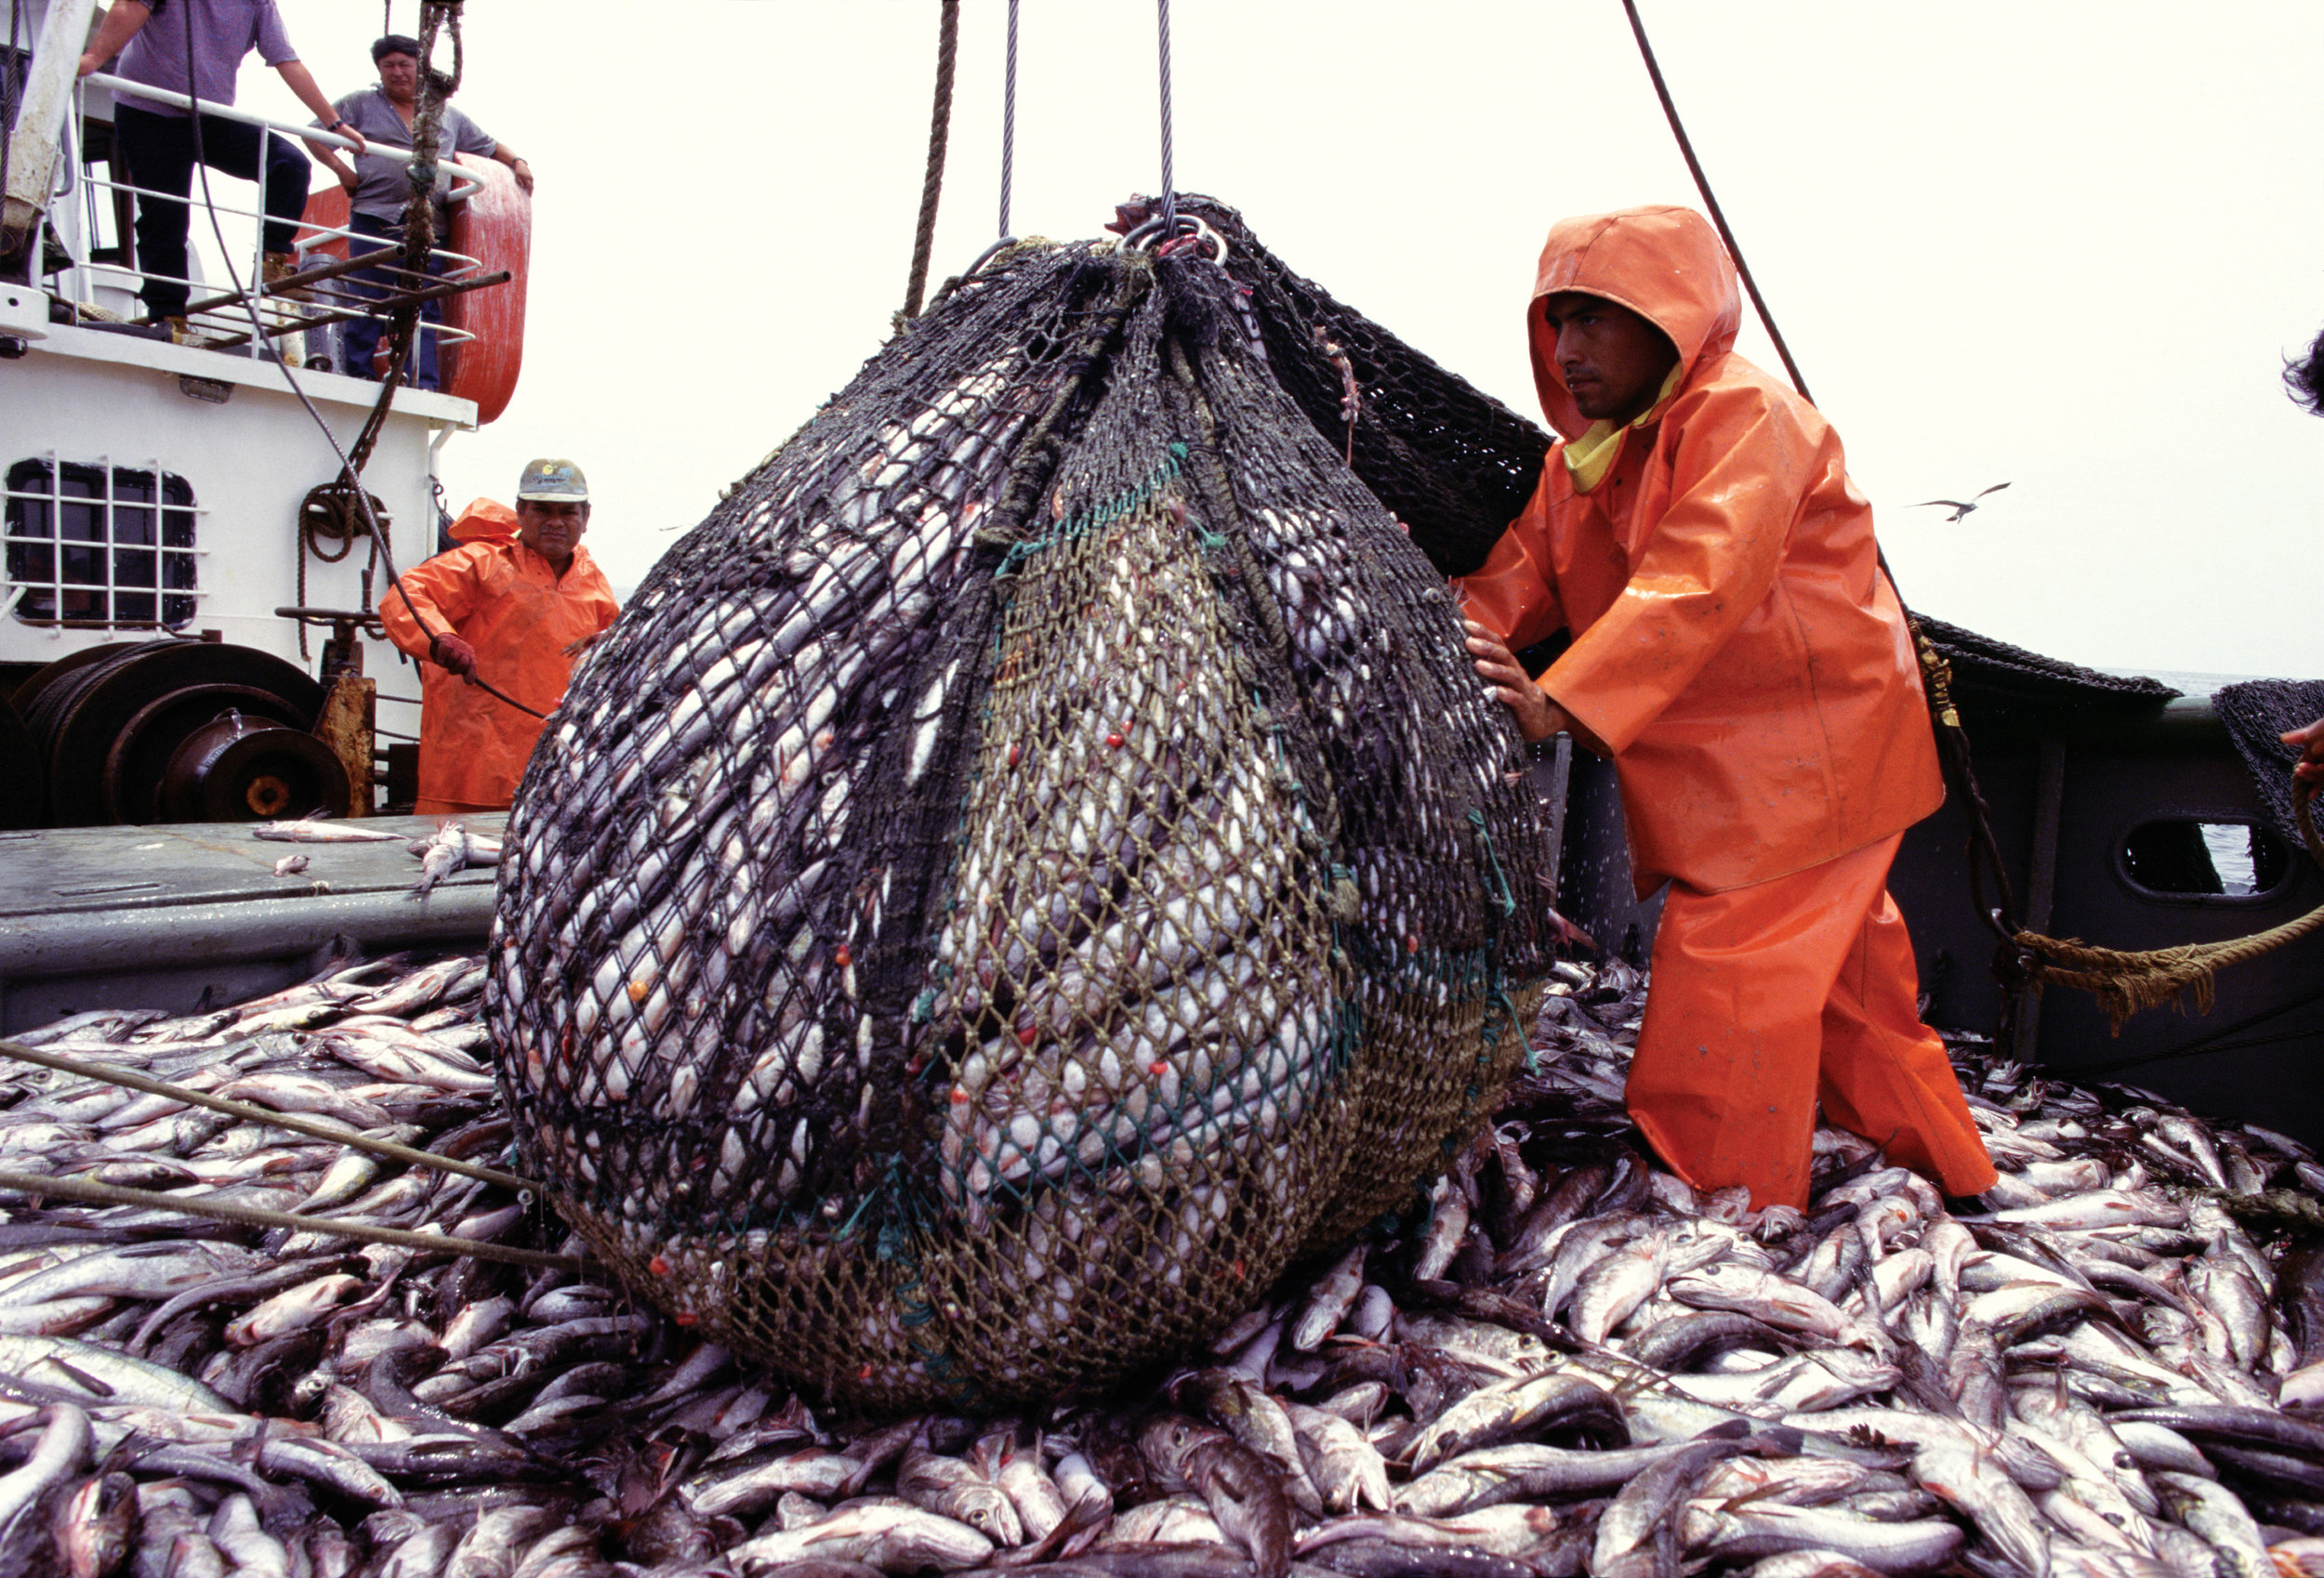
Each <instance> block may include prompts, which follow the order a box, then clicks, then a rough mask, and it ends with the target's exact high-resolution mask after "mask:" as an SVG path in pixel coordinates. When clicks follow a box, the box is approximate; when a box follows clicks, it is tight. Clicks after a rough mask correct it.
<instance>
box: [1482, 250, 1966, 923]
mask: <svg viewBox="0 0 2324 1578" xmlns="http://www.w3.org/2000/svg"><path fill="white" fill-rule="evenodd" d="M1558 291H1582V292H1586V293H1588V294H1589V295H1591V296H1601V297H1604V299H1606V300H1609V301H1613V302H1617V303H1618V304H1620V305H1621V306H1624V307H1627V308H1629V309H1631V310H1632V311H1633V312H1637V313H1639V314H1641V315H1642V316H1644V317H1645V318H1646V319H1648V320H1649V321H1651V322H1653V323H1654V324H1655V325H1656V326H1657V327H1658V328H1660V329H1661V330H1662V332H1663V333H1664V334H1666V335H1670V339H1671V341H1672V343H1673V344H1674V345H1676V346H1677V348H1678V352H1679V362H1680V367H1681V370H1682V375H1681V376H1680V378H1679V380H1678V384H1677V387H1676V388H1675V389H1674V390H1673V391H1672V392H1671V393H1670V395H1669V396H1668V397H1666V398H1665V399H1664V400H1663V401H1662V402H1661V404H1660V405H1659V407H1658V408H1657V410H1655V411H1652V412H1649V413H1648V414H1647V415H1646V416H1645V417H1644V418H1642V419H1641V421H1640V422H1639V424H1638V425H1637V428H1636V430H1635V431H1632V432H1629V433H1627V434H1625V435H1624V438H1623V441H1622V448H1621V451H1620V453H1619V454H1618V456H1617V457H1616V459H1615V461H1614V463H1613V466H1612V468H1611V469H1610V470H1609V471H1607V472H1606V473H1605V474H1604V477H1603V480H1600V481H1599V482H1598V484H1597V485H1596V486H1595V487H1594V488H1592V489H1591V491H1590V492H1588V493H1580V492H1578V491H1577V488H1576V483H1575V480H1574V478H1573V476H1572V474H1571V471H1570V469H1569V467H1567V465H1566V463H1565V450H1566V447H1567V443H1566V442H1561V443H1559V444H1557V445H1554V446H1552V449H1551V451H1550V454H1549V457H1548V459H1547V460H1546V461H1545V462H1544V464H1543V467H1542V472H1541V482H1540V485H1539V486H1538V488H1537V489H1536V490H1535V492H1534V495H1533V499H1532V502H1531V503H1530V504H1528V505H1527V506H1526V507H1525V513H1524V514H1523V515H1522V516H1520V517H1519V518H1518V519H1517V520H1516V521H1515V522H1514V523H1513V524H1512V526H1511V527H1510V529H1509V531H1508V532H1507V533H1505V534H1504V535H1503V536H1502V538H1501V540H1500V542H1499V544H1498V545H1496V546H1495V548H1494V550H1493V553H1492V556H1491V557H1490V558H1489V559H1487V560H1486V564H1485V566H1484V568H1483V569H1481V570H1480V571H1478V572H1476V573H1475V574H1473V575H1471V576H1468V577H1467V578H1466V579H1465V581H1464V582H1463V583H1462V584H1461V585H1462V586H1463V588H1464V590H1465V594H1466V611H1467V613H1468V616H1469V617H1470V618H1472V619H1474V620H1476V621H1477V622H1478V623H1479V624H1481V625H1485V626H1486V627H1487V628H1488V629H1491V630H1493V631H1494V632H1495V633H1496V634H1498V635H1499V636H1500V637H1501V638H1503V639H1504V640H1505V641H1507V642H1508V644H1509V645H1510V647H1511V648H1512V649H1522V648H1524V647H1526V646H1530V645H1532V644H1533V643H1534V642H1536V641H1539V640H1541V639H1543V638H1546V637H1548V636H1551V635H1553V634H1554V633H1556V632H1557V631H1558V630H1559V629H1561V628H1567V629H1570V630H1571V631H1572V632H1573V636H1574V643H1573V645H1572V647H1571V648H1569V649H1568V650H1567V651H1565V654H1564V655H1563V656H1561V657H1560V658H1559V659H1558V660H1557V661H1556V662H1555V663H1554V664H1552V665H1551V666H1550V668H1549V670H1548V671H1547V672H1546V673H1544V674H1543V675H1542V676H1541V677H1540V679H1539V684H1540V686H1541V689H1542V690H1545V691H1547V692H1548V693H1549V694H1550V696H1551V698H1552V700H1554V701H1555V702H1556V703H1557V704H1559V705H1561V706H1563V707H1565V709H1566V710H1567V711H1568V712H1570V713H1572V714H1573V715H1574V717H1577V718H1578V719H1579V720H1580V721H1581V722H1582V724H1583V725H1584V726H1586V727H1587V728H1589V729H1590V730H1591V731H1593V732H1594V733H1595V734H1596V735H1597V736H1598V737H1599V739H1601V740H1603V741H1604V743H1605V744H1606V746H1607V747H1608V748H1609V749H1610V750H1612V751H1613V752H1614V754H1615V756H1614V759H1615V766H1616V769H1617V771H1618V775H1619V777H1620V781H1621V787H1622V809H1623V814H1624V817H1625V819H1626V821H1627V822H1628V826H1629V833H1630V846H1631V863H1632V867H1633V875H1634V877H1635V879H1636V882H1637V888H1638V892H1639V894H1640V896H1641V897H1644V895H1646V894H1648V893H1650V892H1652V891H1653V890H1654V889H1655V888H1657V887H1658V886H1659V885H1660V884H1661V882H1662V880H1663V879H1664V878H1666V877H1669V878H1674V879H1676V880H1677V881H1679V882H1681V883H1684V884H1685V885H1686V886H1688V887H1690V888H1696V889H1697V890H1698V891H1702V892H1720V891H1723V890H1725V889H1727V888H1739V887H1743V886H1745V885H1748V884H1750V883H1757V882H1765V881H1768V880H1770V879H1771V878H1774V877H1777V876H1783V875H1787V874H1790V873H1793V872H1797V871H1801V870H1802V869H1804V868H1806V867H1808V866H1812V865H1816V864H1818V863H1820V862H1822V861H1829V860H1832V859H1835V858H1836V857H1838V856H1841V855H1844V854H1847V853H1849V852H1851V851H1853V850H1856V849H1861V848H1865V847H1866V846H1868V845H1869V844H1871V843H1873V842H1875V841H1876V840H1879V839H1881V838H1883V837H1886V836H1887V835H1890V834H1893V833H1896V832H1899V831H1901V830H1902V829H1904V828H1906V827H1908V826H1909V825H1910V824H1911V823H1913V822H1918V821H1919V820H1920V819H1921V818H1922V817H1924V816H1926V815H1927V814H1928V813H1929V812H1931V811H1933V810H1934V809H1936V807H1937V805H1938V804H1939V803H1940V802H1941V801H1942V800H1943V798H1944V793H1945V792H1944V784H1943V781H1942V779H1941V778H1940V776H1939V773H1938V769H1937V759H1936V743H1935V739H1934V735H1933V734H1932V732H1931V730H1930V726H1929V720H1928V714H1927V709H1926V704H1925V703H1924V702H1923V700H1922V696H1921V676H1920V669H1919V665H1918V664H1916V662H1915V661H1914V657H1913V653H1912V650H1911V643H1910V641H1909V639H1908V636H1907V633H1906V625H1905V619H1904V611H1903V608H1902V607H1901V606H1900V605H1899V603H1898V602H1897V600H1896V595H1895V591H1894V589H1893V588H1892V587H1891V586H1890V585H1888V581H1887V578H1886V577H1885V576H1883V575H1882V574H1881V573H1880V572H1879V570H1878V567H1877V562H1876V559H1875V557H1874V548H1873V543H1872V508H1871V506H1870V504H1869V503H1868V502H1867V501H1866V499H1865V497H1864V495H1863V494H1861V493H1858V492H1856V490H1855V484H1853V483H1852V482H1850V481H1849V480H1848V474H1847V470H1846V467H1845V466H1844V465H1843V463H1842V456H1841V450H1840V440H1839V437H1838V436H1837V435H1836V434H1834V433H1833V431H1832V429H1831V426H1830V424H1829V423H1827V422H1826V421H1825V420H1824V418H1823V417H1822V416H1821V415H1820V414H1818V413H1817V412H1816V408H1815V407H1814V406H1812V405H1810V404H1809V403H1808V402H1807V401H1804V400H1802V398H1801V397H1800V396H1799V395H1797V394H1795V393H1793V392H1792V391H1791V390H1790V389H1789V388H1785V387H1784V386H1782V385H1781V384H1779V383H1777V382H1776V380H1774V379H1773V378H1770V377H1769V376H1768V375H1766V374H1765V373H1763V372H1762V371H1760V369H1758V368H1757V367H1755V366H1753V365H1752V364H1751V363H1750V362H1746V361H1745V360H1743V358H1741V357H1739V356H1737V355H1736V354H1735V349H1734V347H1735V336H1736V327H1737V326H1738V324H1739V323H1740V322H1741V302H1740V299H1739V297H1738V296H1737V295H1736V276H1735V267H1734V265H1733V264H1732V263H1731V262H1730V261H1729V260H1728V258H1727V255H1726V251H1725V249H1724V248H1723V247H1722V246H1721V245H1720V243H1719V239H1718V236H1717V235H1716V233H1715V232H1713V231H1712V230H1711V228H1710V224H1709V223H1708V222H1706V221H1705V220H1704V219H1703V218H1702V217H1701V216H1700V215H1698V214H1697V213H1695V212H1694V211H1693V210H1692V209H1687V208H1676V207H1657V208H1635V209H1628V210H1624V211H1623V212H1620V213H1616V214H1604V215H1598V216H1594V217H1588V218H1579V219H1566V220H1564V221H1561V222H1560V223H1559V224H1558V225H1557V226H1556V227H1555V228H1554V229H1552V230H1551V231H1550V239H1549V243H1548V244H1547V245H1546V246H1544V247H1543V248H1542V251H1541V265H1540V270H1539V272H1538V275H1537V276H1536V278H1535V281H1534V287H1533V299H1532V301H1531V302H1530V303H1529V304H1528V305H1527V309H1526V321H1527V322H1528V325H1529V332H1530V335H1531V343H1532V347H1533V373H1534V381H1535V383H1536V385H1537V386H1538V388H1539V391H1540V395H1541V408H1542V410H1543V411H1544V412H1545V413H1547V414H1548V415H1549V418H1550V421H1551V423H1552V425H1554V426H1555V427H1556V428H1557V430H1558V431H1559V432H1560V433H1561V434H1563V435H1564V437H1565V441H1567V442H1570V441H1573V440H1575V439H1577V438H1579V437H1581V436H1583V435H1584V433H1585V432H1586V431H1587V430H1588V429H1589V428H1590V426H1591V424H1590V422H1589V421H1588V419H1587V418H1585V417H1583V416H1582V414H1581V413H1580V412H1579V410H1578V409H1577V408H1576V406H1575V404H1574V402H1573V398H1572V397H1571V396H1570V395H1569V394H1567V393H1566V390H1565V382H1564V379H1563V376H1562V375H1561V374H1560V373H1559V371H1558V368H1557V365H1556V360H1555V351H1556V340H1555V337H1554V335H1553V334H1552V331H1551V329H1550V327H1549V325H1548V324H1547V323H1546V322H1544V321H1543V319H1542V316H1541V311H1540V302H1541V298H1542V297H1543V296H1549V295H1551V294H1552V293H1554V292H1558Z"/></svg>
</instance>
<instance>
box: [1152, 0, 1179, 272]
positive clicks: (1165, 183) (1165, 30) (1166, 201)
mask: <svg viewBox="0 0 2324 1578" xmlns="http://www.w3.org/2000/svg"><path fill="white" fill-rule="evenodd" d="M1155 33H1156V34H1157V35H1158V38H1159V43H1160V48H1161V59H1162V239H1163V240H1164V241H1166V242H1167V241H1169V239H1170V238H1172V237H1173V236H1175V235H1177V234H1178V189H1177V188H1176V187H1175V186H1174V185H1172V184H1171V174H1170V0H1155Z"/></svg>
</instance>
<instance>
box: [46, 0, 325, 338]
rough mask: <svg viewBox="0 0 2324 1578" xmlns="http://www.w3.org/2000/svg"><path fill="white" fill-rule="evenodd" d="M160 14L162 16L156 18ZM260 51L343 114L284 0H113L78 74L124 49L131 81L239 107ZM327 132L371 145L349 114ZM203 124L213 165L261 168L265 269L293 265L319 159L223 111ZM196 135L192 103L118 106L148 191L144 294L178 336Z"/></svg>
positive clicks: (320, 108)
mask: <svg viewBox="0 0 2324 1578" xmlns="http://www.w3.org/2000/svg"><path fill="white" fill-rule="evenodd" d="M156 18H160V19H161V25H159V26H149V25H148V24H149V23H151V22H152V21H153V20H155V19H156ZM253 49H255V50H257V52H258V59H261V60H264V61H265V62H266V63H267V64H268V65H270V66H272V67H273V68H274V69H275V70H276V71H277V72H281V73H282V75H283V80H284V82H286V83H288V84H289V85H290V89H291V91H292V92H293V93H296V94H297V95H298V100H299V102H300V103H302V104H304V105H306V106H307V108H308V109H310V110H311V111H313V112H315V113H316V114H317V115H319V116H322V117H324V120H325V121H329V122H337V121H338V119H339V117H338V114H337V112H336V111H335V110H333V109H332V108H331V101H330V99H327V98H325V97H324V92H323V89H322V88H320V87H318V86H317V85H315V79H314V76H313V75H312V73H310V72H309V71H308V70H307V68H306V67H305V66H303V65H301V64H299V60H298V53H297V50H295V49H293V48H292V47H291V42H290V37H289V35H288V34H287V33H284V31H283V19H282V17H281V16H279V15H278V14H277V13H276V11H275V9H274V0H152V4H150V5H149V4H147V3H146V0H113V3H112V8H111V9H110V10H108V11H107V12H106V13H105V20H104V22H103V23H102V25H100V26H99V28H98V30H97V37H96V39H95V41H94V42H92V43H91V44H90V46H89V47H88V50H87V52H86V54H84V55H83V56H82V57H81V73H80V74H81V75H83V76H87V75H88V74H89V73H90V72H97V71H101V70H103V69H104V65H105V62H106V61H107V60H109V59H112V57H113V56H114V55H116V54H118V55H120V57H121V65H120V69H119V72H118V73H117V74H118V75H120V76H123V77H125V78H127V79H128V80H129V81H131V82H139V83H143V84H145V85H148V86H150V87H159V88H165V89H168V90H170V91H172V92H176V93H185V94H191V95H192V96H193V97H194V98H196V99H201V100H203V101H204V102H205V103H211V104H231V103H232V102H233V101H234V76H235V73H236V72H238V71H239V70H240V69H241V66H242V58H243V57H244V55H247V54H249V53H250V52H251V51H252V50H253ZM189 67H191V70H189ZM326 129H327V130H330V131H335V132H337V133H338V134H339V135H341V136H342V137H345V138H349V139H350V140H351V141H353V142H354V143H356V144H357V145H358V147H359V148H360V146H361V145H362V143H363V134H362V133H361V132H359V131H357V130H356V129H355V128H354V127H352V126H350V125H345V124H343V123H342V124H338V125H329V126H327V127H326ZM200 133H201V156H202V160H203V162H204V163H205V164H208V165H209V167H210V168H211V169H213V170H218V171H219V172H221V173H223V174H225V175H230V176H234V177H238V178H241V179H243V180H257V179H259V172H260V169H261V166H262V165H263V168H264V171H265V179H264V185H265V189H266V212H267V221H266V231H265V236H264V246H265V251H266V262H265V270H264V271H265V276H266V277H267V278H268V279H270V280H273V279H279V278H280V277H282V276H283V275H284V274H287V273H289V272H291V270H292V262H291V238H292V236H293V234H294V233H295V232H296V230H297V224H298V217H299V215H300V214H301V213H303V212H304V211H305V209H306V206H307V184H308V178H309V177H310V174H311V173H312V168H313V167H312V166H311V165H310V164H309V163H308V161H307V155H306V153H305V152H304V151H301V150H300V148H299V147H298V145H297V143H295V142H292V141H290V140H288V139H287V138H281V137H269V136H267V135H266V134H265V133H264V132H262V131H261V130H260V129H259V128H258V127H257V126H254V125H245V124H244V123H242V122H239V121H229V120H224V119H221V118H220V117H218V116H215V115H205V116H203V117H202V120H201V128H200ZM194 137H195V129H194V122H193V117H192V116H191V114H189V113H188V112H185V111H183V110H178V109H173V108H168V107H165V106H163V105H160V104H155V105H152V106H151V107H148V108H138V107H134V106H132V105H130V104H127V103H117V104H115V105H114V106H113V138H114V146H115V148H116V150H117V151H118V155H119V157H120V160H121V162H122V164H124V165H125V169H126V178H127V179H128V181H129V182H130V184H132V185H134V186H137V187H139V188H140V189H141V191H140V192H139V196H138V200H137V204H138V218H137V242H138V248H137V256H138V269H139V271H140V272H141V273H143V274H144V276H145V286H144V288H143V289H142V290H141V291H140V292H139V296H141V297H142V298H143V300H144V302H145V307H146V310H147V311H148V312H149V313H151V314H152V316H153V317H155V318H159V319H165V320H167V321H168V322H169V324H170V329H171V332H172V335H173V336H174V337H177V338H179V339H182V338H184V337H185V312H186V301H187V298H188V296H189V295H190V292H189V289H188V284H187V258H186V231H187V222H188V220H189V218H190V217H191V215H190V212H189V210H188V207H187V204H186V198H187V196H188V194H189V193H190V192H191V191H192V180H193V164H194V156H195V144H194ZM150 193H164V194H166V195H163V196H152V195H148V194H150Z"/></svg>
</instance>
